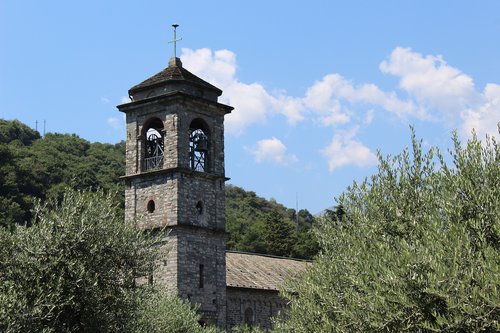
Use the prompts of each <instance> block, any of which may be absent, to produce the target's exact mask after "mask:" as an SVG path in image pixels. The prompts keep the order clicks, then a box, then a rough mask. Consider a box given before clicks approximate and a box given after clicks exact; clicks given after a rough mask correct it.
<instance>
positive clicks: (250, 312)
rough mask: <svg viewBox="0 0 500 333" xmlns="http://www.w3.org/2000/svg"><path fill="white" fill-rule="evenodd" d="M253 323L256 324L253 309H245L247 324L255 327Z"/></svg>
mask: <svg viewBox="0 0 500 333" xmlns="http://www.w3.org/2000/svg"><path fill="white" fill-rule="evenodd" d="M253 323H254V318H253V310H252V308H246V309H245V324H247V325H253Z"/></svg>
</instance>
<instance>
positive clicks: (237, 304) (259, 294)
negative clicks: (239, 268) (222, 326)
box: [226, 288, 286, 332]
mask: <svg viewBox="0 0 500 333" xmlns="http://www.w3.org/2000/svg"><path fill="white" fill-rule="evenodd" d="M226 297H227V321H226V325H227V331H228V332H231V328H232V327H233V326H235V325H237V324H240V323H247V324H250V325H253V326H259V327H261V328H263V329H270V328H271V326H272V324H271V317H273V316H278V315H280V314H281V313H282V312H283V311H284V310H285V309H286V305H285V303H284V301H283V299H281V298H280V297H279V294H278V292H277V291H274V290H258V289H242V288H227V291H226ZM250 314H251V315H250ZM249 315H250V316H249Z"/></svg>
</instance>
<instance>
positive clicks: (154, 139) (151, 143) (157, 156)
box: [144, 118, 164, 171]
mask: <svg viewBox="0 0 500 333" xmlns="http://www.w3.org/2000/svg"><path fill="white" fill-rule="evenodd" d="M163 135H164V130H163V122H162V121H161V120H160V119H158V118H153V119H151V120H149V121H148V122H147V123H146V126H145V129H144V136H145V140H144V142H145V145H144V149H145V150H144V169H145V171H148V170H153V169H159V168H161V167H162V166H163V154H164V138H163Z"/></svg>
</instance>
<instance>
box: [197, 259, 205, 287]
mask: <svg viewBox="0 0 500 333" xmlns="http://www.w3.org/2000/svg"><path fill="white" fill-rule="evenodd" d="M203 269H204V267H203V264H200V281H199V284H198V287H199V288H203Z"/></svg>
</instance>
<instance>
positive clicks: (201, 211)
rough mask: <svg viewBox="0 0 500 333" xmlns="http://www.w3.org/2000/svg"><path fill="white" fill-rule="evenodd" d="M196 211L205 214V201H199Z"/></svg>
mask: <svg viewBox="0 0 500 333" xmlns="http://www.w3.org/2000/svg"><path fill="white" fill-rule="evenodd" d="M196 211H197V212H198V215H203V202H202V201H198V203H197V204H196Z"/></svg>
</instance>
